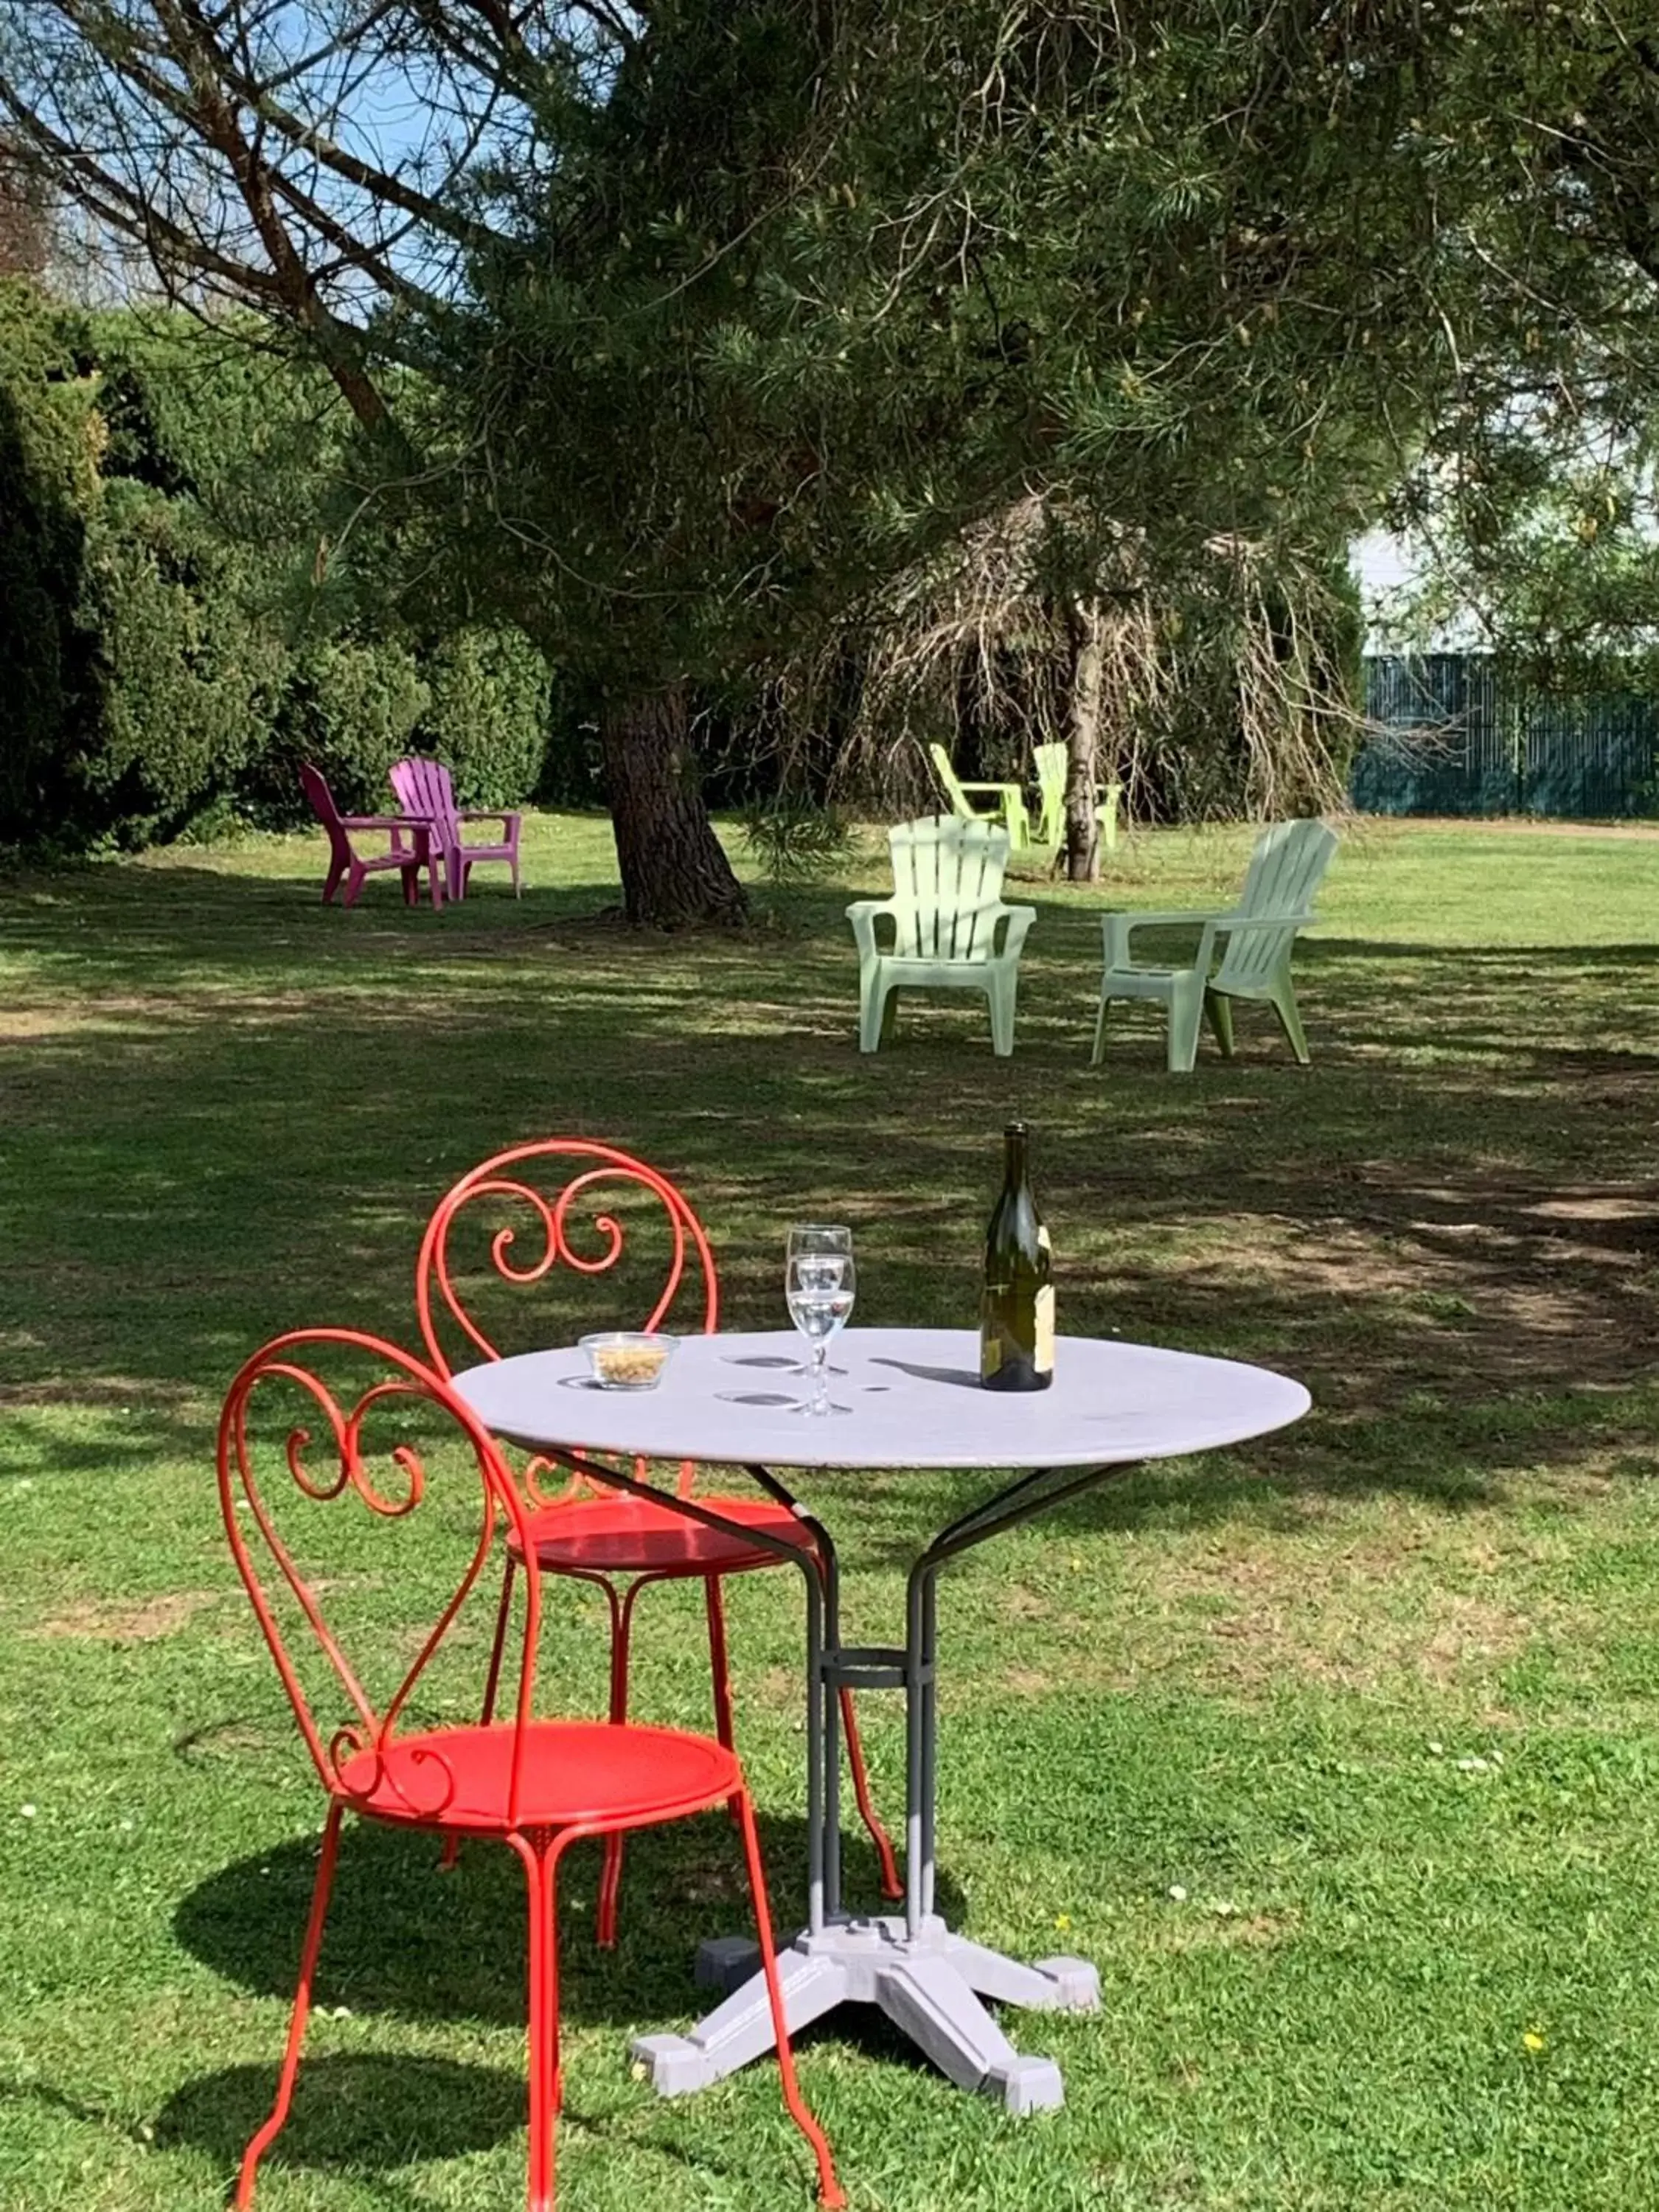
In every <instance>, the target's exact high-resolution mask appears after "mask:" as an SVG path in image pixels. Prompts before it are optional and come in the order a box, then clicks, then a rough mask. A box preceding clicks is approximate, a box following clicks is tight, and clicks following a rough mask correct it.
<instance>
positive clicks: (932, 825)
mask: <svg viewBox="0 0 1659 2212" xmlns="http://www.w3.org/2000/svg"><path fill="white" fill-rule="evenodd" d="M887 842H888V846H889V848H890V850H891V853H892V856H893V896H891V898H887V899H859V900H857V901H855V902H854V904H853V905H851V906H849V907H848V909H847V919H848V921H850V922H851V923H852V925H853V936H854V939H855V941H856V943H857V945H858V949H859V1050H860V1052H874V1051H875V1049H876V1048H877V1046H878V1044H879V1043H880V1042H882V1040H883V1038H884V1037H890V1036H891V1035H892V1033H893V1018H894V1014H895V1012H896V1008H897V1004H898V994H899V993H900V991H902V990H906V991H908V990H923V991H982V992H983V993H984V994H985V996H986V998H987V1000H989V1001H990V1008H991V1045H992V1049H993V1050H994V1052H995V1053H996V1054H997V1055H998V1057H999V1058H1000V1059H1004V1060H1006V1058H1007V1056H1008V1054H1010V1053H1011V1052H1012V1050H1013V1048H1014V994H1015V991H1016V989H1017V987H1018V982H1019V954H1020V947H1021V946H1022V945H1024V942H1025V933H1026V932H1027V931H1028V930H1029V929H1030V927H1031V924H1032V923H1033V922H1034V921H1036V908H1035V907H1030V906H1005V905H1004V904H1003V902H1002V872H1003V869H1004V868H1005V867H1006V865H1007V860H1008V833H1007V831H1006V829H999V828H998V827H997V826H996V825H995V824H994V823H990V822H961V821H958V820H957V819H956V817H954V816H952V815H949V814H932V815H929V816H927V817H926V818H925V819H924V820H922V821H921V822H901V823H898V824H897V825H896V827H895V828H894V829H890V830H889V831H888V833H887ZM889 933H890V937H891V943H890V945H884V944H883V943H882V942H881V939H883V938H884V937H887V936H888V935H889Z"/></svg>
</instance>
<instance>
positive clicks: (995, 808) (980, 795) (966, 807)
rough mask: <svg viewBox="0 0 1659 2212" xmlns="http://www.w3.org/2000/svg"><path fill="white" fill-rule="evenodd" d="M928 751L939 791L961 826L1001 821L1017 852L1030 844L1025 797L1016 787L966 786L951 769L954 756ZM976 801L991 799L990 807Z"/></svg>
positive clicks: (940, 747) (939, 748) (935, 748)
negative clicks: (962, 823)
mask: <svg viewBox="0 0 1659 2212" xmlns="http://www.w3.org/2000/svg"><path fill="white" fill-rule="evenodd" d="M927 750H928V752H929V753H930V754H931V755H932V756H933V773H934V774H935V775H937V776H938V778H939V789H940V790H941V791H942V792H943V793H945V799H946V800H947V801H948V802H949V805H950V808H951V813H952V814H954V815H955V816H956V817H957V821H958V822H996V821H999V820H1000V822H1001V823H1002V826H1003V827H1004V829H1006V831H1007V832H1008V842H1009V843H1010V845H1011V846H1012V847H1013V848H1014V849H1015V851H1017V852H1018V850H1019V849H1020V848H1021V847H1022V846H1025V845H1029V844H1030V842H1031V823H1030V817H1029V816H1028V815H1027V813H1026V811H1025V794H1024V792H1023V791H1022V790H1021V789H1020V787H1019V786H1018V784H1017V783H963V781H962V780H961V778H960V777H959V776H958V775H957V772H956V770H955V769H953V768H952V767H951V756H950V754H949V753H947V752H946V751H945V748H944V746H943V745H929V746H928V748H927ZM975 799H981V801H982V800H985V799H989V801H990V804H989V805H982V804H981V805H977V806H976V805H975V804H974V801H975Z"/></svg>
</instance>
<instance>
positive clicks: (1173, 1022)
mask: <svg viewBox="0 0 1659 2212" xmlns="http://www.w3.org/2000/svg"><path fill="white" fill-rule="evenodd" d="M1336 842H1337V841H1336V836H1335V832H1334V830H1330V829H1327V828H1326V827H1325V824H1324V823H1322V822H1279V823H1274V825H1273V828H1272V829H1267V830H1264V831H1263V833H1262V835H1261V836H1260V837H1259V838H1258V839H1257V840H1256V847H1255V852H1254V853H1253V854H1251V856H1250V867H1249V874H1248V875H1247V876H1246V877H1245V878H1244V888H1243V891H1242V892H1241V893H1240V894H1239V900H1238V904H1237V906H1236V907H1233V908H1231V909H1230V911H1228V912H1227V913H1225V914H1109V915H1103V917H1102V920H1103V924H1104V928H1105V937H1106V971H1105V973H1104V975H1103V976H1102V977H1101V981H1100V1013H1099V1016H1098V1018H1097V1020H1096V1023H1095V1048H1094V1051H1093V1053H1092V1054H1091V1059H1092V1060H1093V1061H1095V1062H1096V1063H1098V1061H1099V1060H1100V1058H1101V1054H1102V1052H1103V1049H1104V1046H1105V1042H1106V1009H1107V1006H1108V1005H1109V1003H1110V1001H1111V1000H1114V999H1153V1000H1162V1002H1163V1004H1164V1006H1166V1007H1167V1008H1168V1010H1169V1023H1170V1040H1169V1061H1170V1073H1171V1074H1173V1075H1187V1074H1190V1073H1191V1072H1192V1066H1193V1062H1194V1060H1195V1059H1196V1058H1197V1056H1198V1030H1199V1024H1200V1020H1201V1019H1202V1018H1203V1017H1204V1016H1205V1015H1206V1014H1207V1015H1208V1016H1209V1019H1210V1026H1211V1028H1212V1030H1214V1031H1215V1036H1216V1042H1217V1043H1218V1045H1219V1046H1220V1047H1221V1049H1222V1051H1223V1052H1224V1053H1228V1054H1231V1051H1232V1048H1233V1012H1232V1001H1233V1000H1235V999H1255V1000H1265V1001H1266V1002H1267V1005H1268V1006H1271V1007H1272V1008H1273V1012H1275V1013H1276V1014H1277V1015H1278V1017H1279V1027H1280V1028H1281V1029H1282V1030H1284V1032H1285V1036H1286V1037H1287V1038H1288V1039H1289V1041H1290V1047H1291V1051H1292V1052H1293V1053H1294V1054H1296V1056H1297V1060H1300V1061H1301V1063H1302V1065H1303V1066H1304V1067H1305V1066H1307V1064H1308V1040H1307V1037H1306V1035H1305V1034H1304V1030H1303V1027H1302V1016H1301V1014H1300V1012H1298V1010H1297V1003H1296V994H1295V992H1294V991H1293V990H1292V989H1291V951H1292V948H1293V947H1294V945H1295V943H1296V933H1297V930H1298V929H1301V928H1302V927H1304V925H1305V924H1307V923H1308V922H1310V921H1312V920H1313V919H1314V915H1313V901H1314V894H1315V892H1316V890H1318V888H1319V884H1320V881H1321V878H1322V877H1323V875H1324V873H1325V871H1326V869H1327V868H1328V866H1330V863H1331V855H1332V854H1334V852H1335V850H1336ZM1188 925H1189V926H1193V927H1196V928H1197V929H1198V930H1199V933H1200V934H1199V940H1198V951H1197V953H1196V955H1195V957H1194V960H1193V963H1192V965H1191V966H1190V967H1186V968H1142V967H1137V966H1136V964H1135V962H1134V958H1133V953H1132V951H1131V946H1130V940H1131V939H1132V938H1133V936H1134V934H1135V933H1136V932H1137V931H1138V930H1142V929H1173V928H1176V927H1182V926H1188ZM1218 948H1219V952H1220V958H1219V960H1217V957H1216V955H1217V951H1218Z"/></svg>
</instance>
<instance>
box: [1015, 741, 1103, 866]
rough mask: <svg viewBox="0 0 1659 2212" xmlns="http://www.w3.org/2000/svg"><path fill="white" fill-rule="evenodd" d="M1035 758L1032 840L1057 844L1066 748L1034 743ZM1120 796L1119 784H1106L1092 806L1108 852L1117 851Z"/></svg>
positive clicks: (1062, 822) (1062, 829)
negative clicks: (1036, 806) (1035, 823)
mask: <svg viewBox="0 0 1659 2212" xmlns="http://www.w3.org/2000/svg"><path fill="white" fill-rule="evenodd" d="M1035 757H1036V775H1037V792H1038V795H1039V804H1038V809H1037V826H1036V836H1035V837H1034V839H1033V842H1034V843H1036V844H1038V845H1058V844H1060V843H1061V842H1063V841H1064V838H1065V836H1066V748H1065V746H1064V745H1062V744H1052V745H1038V746H1037V747H1036V755H1035ZM1122 799H1123V786H1122V785H1121V783H1109V784H1108V785H1107V787H1106V796H1105V797H1104V799H1102V801H1101V803H1100V804H1099V805H1098V806H1097V807H1096V809H1095V819H1096V821H1097V822H1098V823H1099V824H1100V842H1101V843H1102V844H1103V845H1104V846H1105V848H1106V850H1107V851H1108V852H1109V853H1115V852H1116V850H1117V810H1118V808H1119V806H1120V805H1121V803H1122Z"/></svg>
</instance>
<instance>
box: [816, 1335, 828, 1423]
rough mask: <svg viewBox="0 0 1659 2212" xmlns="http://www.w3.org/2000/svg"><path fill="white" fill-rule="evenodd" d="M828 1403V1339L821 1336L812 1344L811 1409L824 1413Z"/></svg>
mask: <svg viewBox="0 0 1659 2212" xmlns="http://www.w3.org/2000/svg"><path fill="white" fill-rule="evenodd" d="M828 1410H829V1338H828V1337H822V1338H820V1339H819V1340H818V1342H817V1344H815V1345H814V1346H812V1411H813V1412H814V1413H826V1412H827V1411H828Z"/></svg>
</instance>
